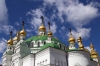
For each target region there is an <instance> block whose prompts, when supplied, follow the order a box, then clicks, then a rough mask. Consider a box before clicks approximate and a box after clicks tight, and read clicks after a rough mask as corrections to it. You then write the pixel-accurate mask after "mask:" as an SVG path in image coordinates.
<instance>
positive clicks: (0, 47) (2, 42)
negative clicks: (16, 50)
mask: <svg viewBox="0 0 100 66" xmlns="http://www.w3.org/2000/svg"><path fill="white" fill-rule="evenodd" d="M6 42H7V40H6V39H4V38H1V39H0V53H3V52H4V50H5V49H6V44H7V43H6Z"/></svg>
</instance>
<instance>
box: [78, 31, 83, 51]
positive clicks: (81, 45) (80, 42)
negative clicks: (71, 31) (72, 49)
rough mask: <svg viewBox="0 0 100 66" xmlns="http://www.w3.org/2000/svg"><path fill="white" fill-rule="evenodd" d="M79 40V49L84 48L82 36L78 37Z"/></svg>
mask: <svg viewBox="0 0 100 66" xmlns="http://www.w3.org/2000/svg"><path fill="white" fill-rule="evenodd" d="M78 36H79V33H78ZM77 41H78V45H79V49H80V50H84V46H83V44H82V38H81V37H80V36H79V37H78V39H77Z"/></svg>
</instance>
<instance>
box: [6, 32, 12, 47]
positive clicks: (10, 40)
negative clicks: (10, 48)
mask: <svg viewBox="0 0 100 66" xmlns="http://www.w3.org/2000/svg"><path fill="white" fill-rule="evenodd" d="M7 44H10V45H13V40H12V31H10V39H9V40H8V41H7Z"/></svg>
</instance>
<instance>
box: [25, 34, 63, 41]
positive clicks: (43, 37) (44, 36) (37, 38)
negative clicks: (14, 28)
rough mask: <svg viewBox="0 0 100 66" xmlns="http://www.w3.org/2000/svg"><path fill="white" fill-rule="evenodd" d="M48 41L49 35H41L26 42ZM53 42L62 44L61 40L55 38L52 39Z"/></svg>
mask: <svg viewBox="0 0 100 66" xmlns="http://www.w3.org/2000/svg"><path fill="white" fill-rule="evenodd" d="M47 39H48V36H47V35H43V36H42V35H40V36H32V37H30V38H28V39H27V40H26V42H27V41H38V40H42V41H43V40H47ZM52 41H57V42H60V43H62V42H61V41H60V40H58V39H57V38H55V37H52Z"/></svg>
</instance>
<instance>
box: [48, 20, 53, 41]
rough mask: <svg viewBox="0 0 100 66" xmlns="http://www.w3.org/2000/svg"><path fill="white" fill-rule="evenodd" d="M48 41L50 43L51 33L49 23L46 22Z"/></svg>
mask: <svg viewBox="0 0 100 66" xmlns="http://www.w3.org/2000/svg"><path fill="white" fill-rule="evenodd" d="M48 28H49V30H48V41H49V42H51V39H52V32H51V31H50V22H48Z"/></svg>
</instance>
